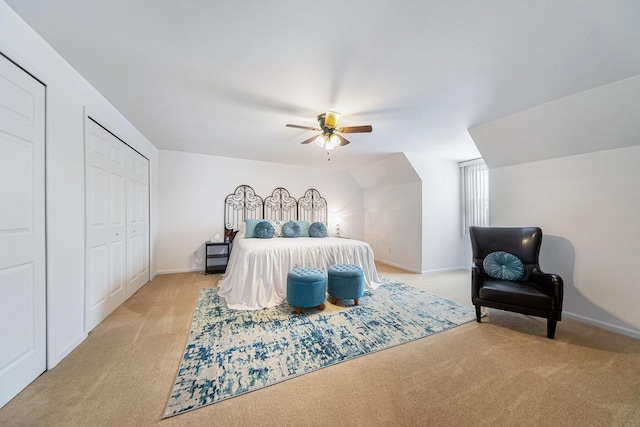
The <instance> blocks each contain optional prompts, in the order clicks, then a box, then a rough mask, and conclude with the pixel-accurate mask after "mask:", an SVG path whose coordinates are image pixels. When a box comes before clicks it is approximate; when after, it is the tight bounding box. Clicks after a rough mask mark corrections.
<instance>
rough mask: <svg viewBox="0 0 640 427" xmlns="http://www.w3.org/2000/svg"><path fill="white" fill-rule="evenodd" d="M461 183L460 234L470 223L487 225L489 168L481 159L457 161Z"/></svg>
mask: <svg viewBox="0 0 640 427" xmlns="http://www.w3.org/2000/svg"><path fill="white" fill-rule="evenodd" d="M459 166H460V182H461V183H462V235H463V236H468V235H469V227H470V226H472V225H480V226H487V225H489V169H487V165H485V163H484V161H483V160H482V159H477V160H470V161H468V162H462V163H459Z"/></svg>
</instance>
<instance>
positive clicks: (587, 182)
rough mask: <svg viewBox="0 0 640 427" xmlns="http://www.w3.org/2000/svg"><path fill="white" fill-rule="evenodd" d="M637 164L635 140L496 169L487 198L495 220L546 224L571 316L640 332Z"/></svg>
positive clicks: (545, 260) (546, 263)
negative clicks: (616, 146) (611, 147)
mask: <svg viewBox="0 0 640 427" xmlns="http://www.w3.org/2000/svg"><path fill="white" fill-rule="evenodd" d="M638 165H640V147H638V146H636V147H630V148H620V149H616V150H609V151H600V152H597V153H590V154H581V155H577V156H570V157H562V158H559V159H552V160H545V161H540V162H532V163H527V164H524V165H519V166H508V167H504V168H498V169H492V170H490V205H491V224H492V225H495V226H528V225H535V226H540V227H541V228H542V231H543V239H542V248H541V252H540V264H541V268H542V269H543V270H544V271H547V272H550V273H557V274H559V275H560V276H562V278H563V279H564V283H565V298H564V314H565V315H566V316H569V317H574V318H577V319H579V320H582V321H585V322H587V323H592V324H595V325H599V326H601V327H604V328H607V329H611V330H615V331H617V332H621V333H624V334H628V335H632V336H636V337H638V338H640V310H639V309H638V302H639V301H640V287H638V285H637V284H638V268H637V267H636V265H637V263H638V255H640V246H639V242H640V191H638V183H640V168H639V167H638ZM560 327H561V326H560Z"/></svg>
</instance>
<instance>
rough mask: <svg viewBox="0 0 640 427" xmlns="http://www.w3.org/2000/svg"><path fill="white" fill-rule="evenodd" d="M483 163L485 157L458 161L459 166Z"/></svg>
mask: <svg viewBox="0 0 640 427" xmlns="http://www.w3.org/2000/svg"><path fill="white" fill-rule="evenodd" d="M483 163H484V159H483V158H482V157H480V158H477V159H471V160H465V161H464V162H458V167H460V168H464V167H466V166H473V165H481V164H483Z"/></svg>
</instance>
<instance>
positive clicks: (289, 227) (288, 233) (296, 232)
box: [282, 221, 300, 237]
mask: <svg viewBox="0 0 640 427" xmlns="http://www.w3.org/2000/svg"><path fill="white" fill-rule="evenodd" d="M282 235H283V236H284V237H298V236H300V226H299V225H298V223H296V222H295V221H287V222H285V223H284V225H283V226H282Z"/></svg>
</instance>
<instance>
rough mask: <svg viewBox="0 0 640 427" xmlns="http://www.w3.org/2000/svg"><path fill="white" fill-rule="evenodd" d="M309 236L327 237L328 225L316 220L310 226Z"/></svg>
mask: <svg viewBox="0 0 640 427" xmlns="http://www.w3.org/2000/svg"><path fill="white" fill-rule="evenodd" d="M309 237H327V226H326V225H324V224H323V223H321V222H314V223H313V224H311V225H310V226H309Z"/></svg>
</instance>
